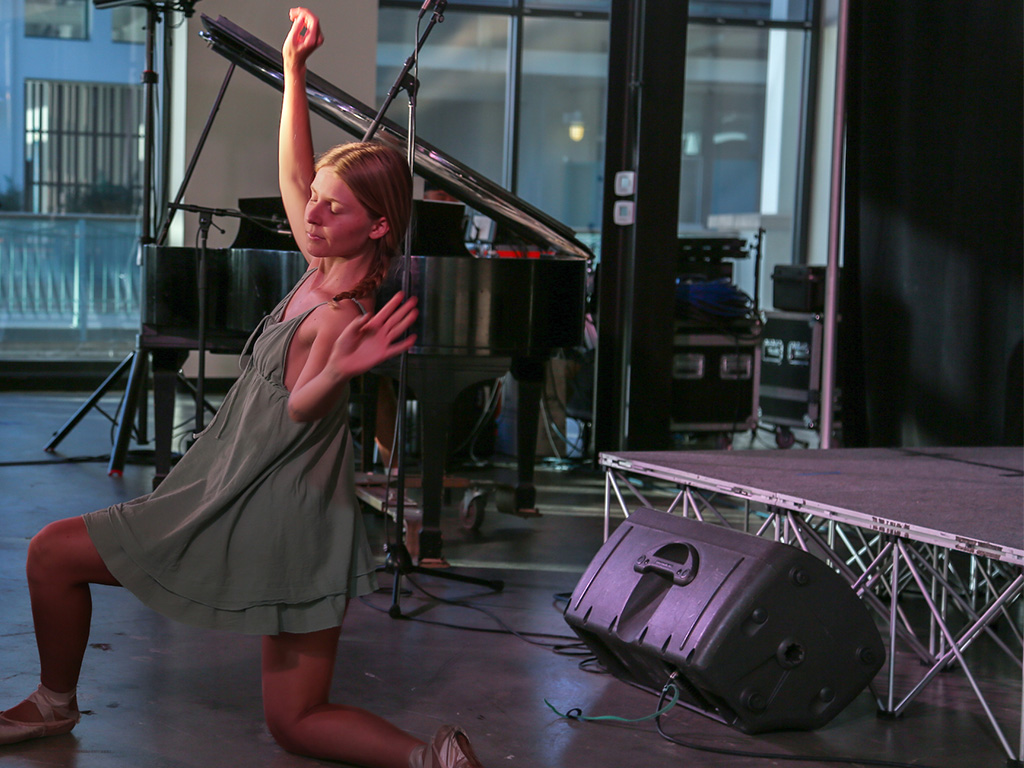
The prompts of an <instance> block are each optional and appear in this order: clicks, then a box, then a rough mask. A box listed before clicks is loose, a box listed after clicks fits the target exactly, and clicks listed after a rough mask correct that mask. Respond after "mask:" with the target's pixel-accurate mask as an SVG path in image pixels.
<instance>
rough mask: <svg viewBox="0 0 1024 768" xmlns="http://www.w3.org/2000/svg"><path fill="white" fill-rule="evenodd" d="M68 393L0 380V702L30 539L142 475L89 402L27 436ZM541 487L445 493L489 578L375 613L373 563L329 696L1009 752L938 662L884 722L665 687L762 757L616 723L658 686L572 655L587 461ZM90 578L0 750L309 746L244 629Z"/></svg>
mask: <svg viewBox="0 0 1024 768" xmlns="http://www.w3.org/2000/svg"><path fill="white" fill-rule="evenodd" d="M85 394H87V393H84V394H82V393H72V394H55V393H39V394H27V393H0V488H2V489H3V499H4V508H3V512H2V514H0V606H2V611H0V707H4V706H11V705H13V704H15V703H17V702H18V701H20V700H21V699H22V698H23V697H24V696H25V695H26V694H27V693H29V692H30V691H31V690H33V689H34V687H35V685H36V682H37V675H38V668H37V659H36V654H35V648H34V644H33V637H32V624H31V617H30V612H29V605H28V595H27V590H26V587H25V580H24V573H23V565H24V557H25V551H26V548H27V546H28V541H29V538H30V537H31V536H32V535H33V534H34V533H35V532H36V531H37V530H38V529H39V528H40V527H42V526H43V525H45V524H46V523H47V522H49V521H51V520H54V519H57V518H60V517H66V516H70V515H76V514H80V513H84V512H88V511H91V510H93V509H96V508H100V507H104V506H106V505H108V504H110V503H113V502H116V501H119V500H123V499H126V498H130V497H134V496H137V495H139V494H142V493H145V492H147V491H148V490H149V488H150V484H151V478H152V473H153V471H152V468H151V467H148V466H146V465H145V464H143V463H129V464H128V465H127V466H126V467H125V471H124V476H123V477H121V478H111V477H108V476H107V473H106V466H107V465H106V456H107V455H108V454H109V452H110V442H111V427H110V424H109V422H107V421H106V420H105V419H104V418H103V417H102V416H101V415H99V414H97V413H96V412H95V411H93V412H91V413H90V414H89V415H88V416H87V417H86V418H85V419H84V420H83V421H82V422H81V423H80V424H79V425H78V426H77V427H76V429H75V430H74V431H73V432H72V433H71V434H70V435H69V436H68V437H67V438H66V439H65V440H64V441H63V442H62V443H61V445H60V446H59V447H58V453H57V454H54V455H48V454H45V453H44V452H43V450H42V449H43V446H44V445H45V444H46V443H47V442H48V441H49V440H50V437H51V434H52V433H53V432H54V431H56V430H57V429H59V428H60V426H61V425H62V424H63V423H64V422H65V420H66V419H67V418H68V417H69V416H70V415H71V414H72V413H73V412H74V410H75V409H76V408H77V407H78V405H79V404H80V403H81V402H82V401H83V400H84V399H85ZM104 407H105V408H106V409H107V410H108V411H111V412H112V411H114V410H115V409H116V400H114V399H106V400H104ZM96 457H100V458H99V459H98V460H97V459H96ZM89 459H92V460H89ZM467 473H468V471H467ZM476 476H478V477H481V478H487V477H492V476H493V472H492V471H490V470H481V471H480V472H478V473H476ZM653 493H654V494H655V495H658V491H657V490H656V489H655V490H654V491H653ZM666 495H667V491H666ZM538 506H539V508H540V510H541V512H542V513H543V516H542V517H540V518H536V519H520V518H517V517H511V516H507V515H500V514H498V513H496V512H495V511H494V509H493V506H492V507H491V508H490V509H489V510H488V513H487V515H488V516H487V518H486V519H485V521H484V523H483V526H482V529H481V531H480V532H479V533H473V532H469V531H465V530H464V529H462V528H461V526H460V524H459V520H458V516H457V514H456V513H455V511H454V510H451V511H450V512H448V513H447V514H446V518H445V528H444V532H445V554H446V557H447V559H448V561H449V562H450V564H451V565H452V566H453V568H454V570H455V572H458V573H463V574H467V575H476V576H481V577H485V578H500V579H503V580H504V581H505V589H504V590H503V591H502V592H500V593H495V592H489V591H487V590H485V589H482V588H479V587H475V586H469V585H463V584H457V583H455V582H451V581H446V580H443V579H438V578H434V577H431V576H422V577H421V576H416V577H413V578H414V579H415V582H416V584H417V585H419V586H421V587H423V588H424V589H425V590H426V592H421V591H419V590H418V589H416V588H412V589H411V591H410V592H409V593H408V594H403V595H402V597H401V599H400V601H399V607H400V609H401V612H402V615H403V618H398V619H396V618H391V617H390V616H389V614H388V609H389V608H390V607H391V605H392V598H391V590H390V586H391V581H392V577H391V576H390V575H387V574H385V575H383V576H382V578H381V585H382V590H381V591H380V592H379V593H377V594H375V595H372V596H370V597H369V598H368V599H366V600H363V601H355V602H353V603H352V605H351V608H350V612H349V616H348V618H347V622H346V626H345V630H344V632H343V634H342V639H341V649H340V653H339V660H340V663H339V668H338V670H337V673H336V676H335V680H334V688H333V694H334V697H335V698H336V699H337V700H338V701H339V702H343V703H352V704H356V705H359V706H362V707H365V708H367V709H370V710H373V711H375V712H378V713H380V714H382V715H384V716H385V717H387V718H389V719H390V720H392V721H394V722H395V723H397V724H398V725H400V726H401V727H403V728H405V729H406V730H408V731H410V732H412V733H414V734H416V735H418V736H421V737H424V738H426V737H428V736H429V735H430V734H431V733H432V732H433V731H434V730H435V728H436V727H437V726H438V725H440V724H442V723H446V722H454V723H459V724H461V725H462V726H463V727H464V728H466V730H467V731H468V732H469V733H470V735H471V737H472V738H473V741H474V744H475V746H476V748H477V751H478V753H479V755H480V756H481V759H482V760H483V761H484V763H485V765H487V766H489V768H494V767H495V766H508V768H517V767H522V768H576V767H577V766H579V767H581V768H582V767H584V766H585V767H586V768H626V767H631V766H643V767H644V768H660V767H661V766H666V767H667V766H673V767H674V766H681V765H686V766H707V767H708V768H718V767H720V766H749V765H770V766H780V767H781V768H789V767H790V766H797V765H831V764H834V761H836V760H843V761H845V762H847V763H848V764H849V763H850V762H851V758H854V759H860V760H861V762H854V763H853V764H855V765H869V764H871V763H870V762H869V760H875V761H888V762H887V763H886V764H889V765H894V764H899V763H906V764H913V765H918V766H934V767H935V768H954V767H959V766H963V767H965V768H966V767H968V766H970V767H971V768H974V767H975V766H1001V765H1004V764H1005V753H1004V751H1003V749H1002V747H1001V746H1000V744H999V742H998V741H997V739H996V737H995V736H994V734H993V732H992V729H991V728H990V727H989V726H988V725H987V721H986V720H985V718H984V714H983V712H982V709H981V707H980V705H979V704H978V702H977V699H976V698H975V697H974V695H973V693H972V691H971V688H970V686H969V684H968V682H967V680H966V679H965V678H964V676H963V675H962V674H960V673H958V672H955V671H954V672H950V673H947V674H943V675H941V676H940V677H939V678H938V679H936V680H935V681H933V682H932V683H931V684H930V685H929V686H928V687H927V688H926V689H925V690H924V691H923V692H922V693H921V695H920V696H919V697H918V698H917V700H916V701H915V702H914V703H913V704H912V705H911V706H910V708H909V709H908V710H907V712H906V713H905V714H904V715H903V716H902V717H901V718H899V719H898V720H895V721H889V720H882V719H879V718H876V716H875V706H874V702H873V699H872V697H871V695H870V694H869V693H868V692H864V693H862V694H861V695H860V696H859V697H858V698H857V699H856V700H855V701H854V702H853V703H852V704H851V705H850V706H849V707H847V709H846V710H844V711H843V712H842V713H840V715H839V716H838V717H836V718H835V719H834V720H833V721H832V722H830V723H829V724H827V725H826V726H824V727H823V728H820V729H818V730H817V731H813V732H787V733H772V734H763V735H758V736H746V735H744V734H742V733H740V732H739V731H737V730H734V729H731V728H728V727H726V726H723V725H720V724H718V723H716V722H714V721H712V720H710V719H709V718H707V717H704V716H702V715H699V714H696V713H693V712H690V711H688V710H685V709H682V708H678V707H677V708H676V709H674V710H672V711H671V712H670V713H668V714H667V715H665V716H664V717H662V718H661V722H662V724H663V726H664V729H665V731H666V732H667V733H668V734H670V735H672V736H674V737H676V738H679V739H684V740H688V741H691V742H695V743H697V744H699V745H701V746H704V747H707V748H710V749H712V750H723V751H736V752H745V753H771V754H773V755H775V757H774V758H771V759H763V760H758V759H755V758H754V757H751V756H744V755H737V754H720V753H716V752H706V751H697V750H694V749H691V748H687V747H683V746H679V745H676V744H672V743H670V742H669V741H667V740H666V739H664V738H662V737H661V736H660V735H659V734H658V732H657V730H656V728H655V725H654V723H653V721H651V720H645V721H642V722H627V721H626V720H630V719H637V718H643V717H646V716H649V715H650V714H651V713H652V712H653V711H654V710H655V708H656V705H657V699H656V697H654V696H653V695H652V694H650V693H647V692H644V691H641V690H639V689H636V688H633V687H631V686H629V685H627V684H625V683H623V682H620V681H618V680H616V679H614V678H612V677H610V676H609V675H606V674H600V673H595V672H594V671H593V670H592V669H591V668H590V667H588V665H586V664H583V665H581V662H583V661H584V660H585V659H586V658H587V657H588V656H589V653H587V651H586V649H585V648H581V647H580V646H578V645H574V638H573V637H571V632H570V631H569V629H568V626H567V625H566V623H565V621H564V620H563V618H562V609H563V607H564V599H565V597H566V596H567V594H568V593H570V592H571V591H572V589H573V587H574V586H575V584H576V581H577V579H578V578H579V576H580V574H581V573H582V571H583V570H584V569H585V568H586V566H587V565H588V563H589V562H590V560H591V558H592V557H593V555H594V554H595V552H596V551H597V550H598V548H599V547H600V545H601V541H602V514H603V479H602V477H601V476H600V475H599V474H598V473H596V472H594V471H593V470H588V469H585V468H576V469H573V470H559V471H555V470H550V469H542V470H541V471H540V472H539V504H538ZM367 523H368V527H369V530H370V533H371V539H372V542H373V544H374V548H375V551H377V552H378V553H380V556H381V558H383V554H382V552H383V549H382V546H381V542H382V537H383V529H384V526H383V521H382V519H381V518H380V517H378V516H376V515H374V514H371V513H367ZM409 581H412V580H411V579H410V580H409ZM407 583H409V582H407ZM410 586H412V585H410ZM428 592H429V594H428ZM93 594H94V604H95V607H94V621H93V632H92V636H91V638H90V648H89V651H88V653H87V655H86V660H85V668H84V671H83V675H82V679H81V682H80V686H79V703H80V706H81V708H82V709H83V712H84V716H83V718H82V722H81V724H80V725H79V726H78V727H77V728H76V729H75V731H74V732H73V733H72V734H69V735H65V736H60V737H54V738H51V739H46V740H42V741H38V742H30V743H25V744H21V745H14V746H9V747H0V764H2V765H3V766H5V768H8V767H9V768H27V767H29V766H31V767H32V768H40V767H42V766H64V767H66V768H122V767H123V768H140V767H146V768H151V767H152V768H186V767H189V768H191V767H195V768H209V767H210V766H261V767H266V768H290V767H291V766H296V767H297V766H307V765H316V764H318V761H314V760H308V759H303V758H298V757H295V756H292V755H289V754H287V753H285V752H284V751H282V750H281V749H280V748H279V747H278V746H277V745H276V744H275V743H274V742H273V740H272V739H271V738H270V736H269V734H268V733H267V731H266V728H265V726H264V724H263V721H262V715H261V702H260V682H259V639H258V638H252V637H244V636H236V635H230V634H224V633H218V632H212V631H205V630H199V629H193V628H191V627H186V626H182V625H178V624H175V623H173V622H170V621H168V620H166V619H164V618H163V617H161V616H159V615H158V614H155V613H153V612H152V611H150V610H148V609H146V608H144V607H142V606H141V605H140V604H139V603H138V602H137V601H136V600H135V599H134V598H133V597H132V595H130V594H128V593H127V592H125V591H124V590H120V589H116V588H103V587H98V588H95V589H94V593H93ZM440 598H444V600H447V601H454V602H445V601H443V600H441V599H440ZM972 653H973V654H975V655H976V656H977V657H978V658H979V660H980V667H979V668H978V669H977V670H976V672H978V673H979V676H980V682H981V684H982V686H983V687H984V689H985V691H986V692H987V695H988V696H989V701H990V703H991V704H992V706H993V708H994V710H995V711H996V714H997V716H998V717H999V718H1000V720H1001V721H1002V722H1003V723H1005V724H1007V725H1006V726H1005V727H1006V728H1007V730H1008V733H1009V734H1010V735H1009V738H1010V739H1011V742H1013V746H1014V748H1016V746H1017V741H1016V740H1017V739H1019V734H1018V729H1017V727H1015V726H1014V725H1013V724H1014V722H1015V718H1019V712H1020V706H1021V690H1020V670H1019V667H1014V666H1013V664H1012V663H1011V662H1010V661H1009V660H1007V659H1006V658H1005V657H1003V656H1001V655H999V654H995V653H992V652H991V648H990V647H988V646H986V645H985V644H984V643H983V642H981V641H979V643H978V644H977V645H976V646H975V647H974V648H973V649H972ZM545 700H547V701H549V702H550V703H551V705H552V706H553V707H555V708H556V709H557V710H558V711H560V712H566V711H567V710H569V709H572V708H579V709H581V710H582V712H583V714H584V715H587V716H597V715H614V716H617V717H619V718H625V719H626V720H605V721H599V722H582V721H573V720H567V719H564V718H562V717H559V716H558V715H557V714H556V713H555V712H553V711H552V709H551V708H550V707H549V706H548V704H546V703H545ZM1016 722H1019V720H1017V721H1016ZM782 756H790V757H791V758H793V759H786V758H785V757H782ZM797 758H799V759H797ZM321 764H323V765H327V763H321Z"/></svg>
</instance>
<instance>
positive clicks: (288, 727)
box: [263, 701, 307, 755]
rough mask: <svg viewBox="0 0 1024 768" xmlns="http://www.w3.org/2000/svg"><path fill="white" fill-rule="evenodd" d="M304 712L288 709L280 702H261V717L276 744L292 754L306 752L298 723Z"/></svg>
mask: <svg viewBox="0 0 1024 768" xmlns="http://www.w3.org/2000/svg"><path fill="white" fill-rule="evenodd" d="M305 714H306V713H305V712H293V711H289V710H288V709H287V708H286V707H284V706H282V705H281V703H280V702H268V701H264V702H263V718H264V720H265V721H266V723H267V729H268V730H269V731H270V735H271V736H273V737H274V741H276V742H277V744H278V746H279V747H281V749H283V750H285V751H286V752H291V753H293V754H298V755H301V754H306V751H307V750H306V749H305V746H304V740H303V738H302V736H301V733H300V728H299V724H300V723H301V721H302V718H303V717H304V716H305Z"/></svg>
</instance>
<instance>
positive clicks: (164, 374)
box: [153, 349, 187, 488]
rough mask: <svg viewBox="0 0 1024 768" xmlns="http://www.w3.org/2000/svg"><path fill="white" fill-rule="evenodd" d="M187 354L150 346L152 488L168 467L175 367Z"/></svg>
mask: <svg viewBox="0 0 1024 768" xmlns="http://www.w3.org/2000/svg"><path fill="white" fill-rule="evenodd" d="M186 356H187V353H186V352H183V351H179V350H172V349H161V350H153V433H154V434H153V467H154V470H155V472H154V474H153V488H156V487H157V486H158V485H160V483H161V482H162V481H163V479H164V478H165V477H167V473H168V472H170V471H171V435H172V432H173V431H174V400H175V395H176V393H177V385H178V370H179V369H180V368H181V364H182V363H183V362H184V361H185V357H186Z"/></svg>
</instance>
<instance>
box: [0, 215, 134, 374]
mask: <svg viewBox="0 0 1024 768" xmlns="http://www.w3.org/2000/svg"><path fill="white" fill-rule="evenodd" d="M138 244H139V221H138V218H137V217H134V216H113V215H90V214H76V215H64V216H52V215H38V214H30V213H5V214H0V357H2V356H4V354H5V351H7V352H9V351H10V350H11V349H12V348H14V347H17V346H18V345H19V343H20V342H22V341H27V340H30V341H31V344H32V348H34V349H38V350H40V351H45V352H47V353H48V354H50V355H52V354H54V353H59V352H60V350H61V348H65V349H67V350H68V351H69V353H70V352H71V351H72V350H73V349H75V348H79V347H81V345H83V344H85V343H88V342H90V341H101V340H104V339H111V338H121V337H125V338H130V334H134V333H136V332H137V331H138V328H139V319H140V310H139V299H140V294H141V280H142V275H141V267H140V266H139V265H138Z"/></svg>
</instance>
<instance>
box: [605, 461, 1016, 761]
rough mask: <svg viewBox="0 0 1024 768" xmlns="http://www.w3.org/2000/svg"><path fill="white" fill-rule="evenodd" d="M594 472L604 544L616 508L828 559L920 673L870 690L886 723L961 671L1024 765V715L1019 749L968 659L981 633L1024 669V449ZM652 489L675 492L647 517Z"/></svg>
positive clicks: (667, 464)
mask: <svg viewBox="0 0 1024 768" xmlns="http://www.w3.org/2000/svg"><path fill="white" fill-rule="evenodd" d="M599 463H600V465H601V466H602V467H603V468H604V470H605V537H606V538H607V536H608V532H609V527H610V521H611V514H612V510H613V508H617V509H618V510H619V511H620V512H621V513H622V514H624V515H626V516H628V515H629V513H630V511H631V509H633V508H635V507H636V506H645V507H652V508H660V509H662V510H663V511H665V512H669V513H674V514H682V515H686V516H691V517H696V518H698V519H701V520H705V521H707V522H716V523H719V524H726V525H732V526H737V525H741V526H742V527H744V528H746V529H747V530H748V531H749V532H750V533H752V534H756V535H762V536H770V537H772V538H774V539H776V540H778V541H783V542H785V543H789V544H793V545H795V546H799V547H801V548H802V549H805V550H807V551H810V552H813V553H815V554H817V555H819V556H820V557H822V558H823V559H825V560H826V561H827V562H829V563H830V564H831V565H833V567H835V568H836V569H837V570H838V571H840V572H841V573H842V574H843V575H844V576H846V577H847V579H848V580H849V582H850V583H851V585H852V586H853V588H854V589H855V590H856V591H857V592H858V594H860V595H861V597H862V598H863V599H864V600H865V601H866V602H867V603H868V605H869V606H870V607H872V608H874V609H875V611H876V612H877V615H878V617H879V620H880V621H881V622H882V623H883V624H884V625H885V631H884V632H883V634H884V635H887V636H888V642H889V646H888V647H889V649H890V654H889V655H890V659H896V658H897V654H896V653H893V649H902V648H906V649H909V650H910V651H911V652H912V653H913V654H914V655H916V656H917V658H918V660H919V662H920V664H921V665H922V668H923V669H925V672H924V674H923V675H922V676H921V677H920V678H919V679H918V680H917V682H916V683H915V684H914V685H912V686H911V687H910V689H909V690H906V691H903V692H897V691H896V683H895V667H896V664H895V663H889V664H887V668H883V671H882V672H881V673H880V677H885V678H886V679H885V680H884V681H880V680H876V683H875V685H873V686H872V690H873V691H875V695H876V700H877V703H878V710H879V713H880V715H883V716H891V717H896V716H899V715H901V714H902V713H903V712H904V710H905V709H906V708H907V707H908V706H909V705H910V703H911V702H912V701H913V699H914V698H915V697H916V696H917V694H918V693H919V692H920V691H921V690H922V689H923V688H924V687H925V686H926V685H928V683H929V682H930V681H932V680H933V679H934V677H935V676H936V674H938V673H939V672H942V671H944V670H948V669H951V668H953V667H955V668H957V669H959V670H961V671H962V672H963V674H965V675H966V676H967V678H968V680H969V682H970V684H971V687H972V689H973V690H974V693H975V695H976V698H977V700H978V703H979V705H980V707H981V709H982V710H983V711H984V714H985V717H986V719H987V721H988V722H989V724H990V725H991V726H992V728H993V729H994V731H995V733H996V736H997V737H998V739H999V742H1000V744H1001V745H1002V747H1003V749H1004V751H1005V753H1006V756H1007V765H1013V766H1019V765H1022V764H1024V714H1022V715H1021V717H1020V718H1019V722H1018V723H1016V724H1015V725H1016V729H1017V730H1018V739H1017V741H1016V743H1015V744H1012V743H1011V740H1010V738H1009V737H1008V736H1007V734H1006V732H1005V731H1004V728H1003V726H1002V725H1001V724H1000V723H999V722H998V720H997V718H996V717H995V716H994V714H993V712H992V709H991V707H990V706H989V704H988V702H987V700H986V696H985V694H984V693H983V692H982V690H981V689H980V687H979V685H978V684H977V682H976V681H975V678H974V675H972V673H971V669H970V666H969V665H968V663H967V661H966V660H965V659H964V656H963V652H964V651H965V650H966V649H967V648H968V647H969V646H970V645H971V643H972V642H973V641H974V640H976V639H977V638H978V637H979V636H980V635H981V634H982V633H986V634H988V635H989V636H990V637H992V638H995V639H996V641H997V644H998V646H999V647H1000V648H1001V649H1002V650H1003V651H1004V652H1005V653H1006V654H1007V655H1008V656H1009V657H1010V658H1011V659H1012V660H1013V662H1014V663H1015V665H1016V666H1017V667H1018V668H1019V667H1021V666H1022V642H1021V634H1022V633H1021V628H1020V622H1021V620H1020V616H1021V612H1020V605H1019V600H1020V596H1021V592H1022V588H1024V450H1022V449H1021V448H1019V447H1016V448H988V447H980V448H919V449H907V448H894V449H834V450H806V451H804V450H800V451H683V452H621V453H603V454H601V456H600V458H599ZM644 478H649V479H653V480H657V481H662V482H663V483H669V484H671V485H673V486H675V488H676V489H677V492H676V494H675V496H674V497H673V499H672V501H671V502H670V503H669V504H668V505H665V504H661V505H660V506H657V507H656V506H655V505H652V504H650V503H649V500H648V498H647V497H646V496H645V490H644V485H645V483H644V482H643V479H644ZM662 490H663V489H662ZM893 595H895V596H896V599H892V596H893ZM908 596H913V598H914V599H919V598H923V600H924V602H925V603H926V604H927V606H928V620H927V621H926V625H927V626H926V627H925V628H924V630H923V631H922V628H921V627H920V626H919V624H920V622H917V623H916V624H915V622H912V621H910V619H909V618H908V615H907V612H906V610H905V606H904V602H905V600H906V598H907V597H908ZM1015 601H1017V605H1014V603H1015ZM1000 620H1002V621H1003V622H1004V623H1006V624H1008V625H1009V627H1010V631H1009V634H1010V635H1011V639H1010V641H1009V642H1008V641H1006V640H1005V639H1003V638H1002V636H1000V635H997V633H996V632H995V631H994V630H993V626H994V625H995V624H996V623H997V622H998V621H1000ZM882 688H884V690H880V689H882ZM879 691H880V692H879Z"/></svg>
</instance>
